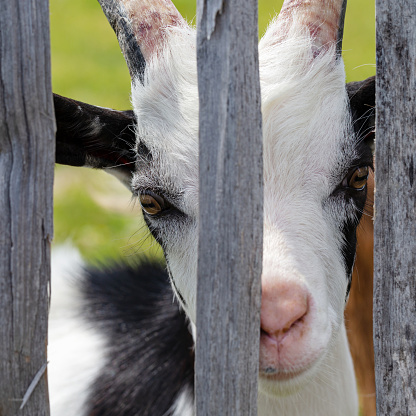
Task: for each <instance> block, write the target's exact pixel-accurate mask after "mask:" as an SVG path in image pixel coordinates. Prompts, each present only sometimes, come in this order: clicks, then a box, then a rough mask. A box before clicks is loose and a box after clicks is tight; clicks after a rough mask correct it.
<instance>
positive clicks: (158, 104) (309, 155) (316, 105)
mask: <svg viewBox="0 0 416 416" xmlns="http://www.w3.org/2000/svg"><path fill="white" fill-rule="evenodd" d="M188 35H189V34H187V36H188ZM178 36H179V37H180V36H182V35H181V34H179V35H178ZM191 38H192V36H191ZM187 41H188V42H189V36H188V37H187ZM179 45H180V39H179V40H178V39H176V41H175V42H174V43H173V46H172V45H171V47H170V49H169V50H168V51H166V52H165V53H164V55H163V56H162V57H161V59H162V58H163V61H161V60H156V61H154V62H151V63H150V65H149V67H148V69H147V79H146V81H145V83H144V85H142V84H138V85H134V86H133V93H132V98H133V106H134V109H135V113H136V117H137V122H138V131H137V137H138V143H140V144H144V145H145V146H146V148H147V149H149V151H150V152H151V154H152V156H153V157H152V162H151V169H150V170H151V171H152V172H153V176H154V177H155V178H156V177H157V176H159V177H169V178H170V180H171V182H175V183H178V184H179V185H178V186H179V187H181V186H183V187H186V186H185V183H188V184H189V183H192V181H194V182H195V181H196V182H197V179H196V178H197V173H198V111H199V98H198V88H197V73H196V55H195V47H194V45H190V46H189V47H188V48H183V47H179ZM259 55H260V82H261V92H262V114H263V141H264V154H265V179H266V181H267V178H268V177H270V178H273V176H275V175H278V176H279V177H282V175H283V176H287V177H288V176H292V179H293V173H294V171H296V175H297V176H298V177H304V176H305V175H311V174H312V175H311V177H312V178H313V177H314V176H319V175H326V176H328V174H329V172H332V171H333V170H334V167H335V166H337V165H342V164H343V161H342V160H341V159H345V158H346V157H347V156H348V153H349V154H350V156H351V157H353V146H352V145H348V139H347V137H348V134H349V132H348V131H346V130H347V127H346V126H347V125H348V121H349V120H348V109H347V98H346V91H345V75H344V70H343V66H342V62H338V63H337V62H334V59H333V55H332V56H331V54H327V55H323V56H322V57H320V58H319V59H314V60H311V57H310V56H309V50H308V49H307V48H305V46H304V45H303V44H302V43H301V42H299V41H296V42H292V43H291V42H288V43H287V44H282V45H280V46H279V47H275V48H274V49H273V50H268V49H267V48H262V46H261V44H260V48H259ZM346 139H347V141H346ZM139 147H140V146H139ZM348 147H349V148H350V150H351V151H350V152H348V151H347V152H345V150H348ZM341 149H342V152H341V151H340V150H341ZM346 155H347V156H346ZM344 164H345V163H344ZM285 172H286V173H287V174H286V175H285ZM140 177H142V178H143V180H144V175H143V174H140ZM302 180H303V181H304V178H303V179H302ZM180 182H184V184H180ZM193 188H195V186H194V187H193Z"/></svg>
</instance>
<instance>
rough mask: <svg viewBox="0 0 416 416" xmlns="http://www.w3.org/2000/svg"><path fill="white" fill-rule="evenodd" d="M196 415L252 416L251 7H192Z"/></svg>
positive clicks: (255, 329) (257, 191) (256, 193)
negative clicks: (196, 236)
mask: <svg viewBox="0 0 416 416" xmlns="http://www.w3.org/2000/svg"><path fill="white" fill-rule="evenodd" d="M197 21H198V22H197V25H198V41H197V44H198V82H199V103H200V110H199V117H200V120H199V123H200V131H199V140H200V143H199V164H200V171H199V174H200V178H199V184H200V193H199V194H200V195H199V252H198V253H199V254H198V295H197V309H198V310H197V347H196V408H197V414H198V416H207V415H211V416H212V415H222V416H226V415H238V416H245V415H256V414H257V378H258V351H259V338H260V275H261V267H262V247H263V243H262V238H263V236H262V234H263V161H262V134H261V109H260V83H259V73H258V51H257V45H258V36H257V2H256V1H255V0H248V1H247V0H230V1H226V2H225V1H219V0H218V1H211V2H210V1H207V0H202V1H200V2H198V8H197Z"/></svg>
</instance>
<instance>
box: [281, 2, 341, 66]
mask: <svg viewBox="0 0 416 416" xmlns="http://www.w3.org/2000/svg"><path fill="white" fill-rule="evenodd" d="M346 8H347V0H285V2H284V3H283V6H282V10H281V11H280V14H279V16H278V18H277V21H276V31H278V37H279V38H284V36H285V33H284V32H286V31H287V30H288V29H289V27H290V25H291V24H292V23H293V21H296V22H297V24H300V25H302V27H304V28H307V29H308V30H309V32H310V34H311V36H312V37H313V41H314V47H315V48H316V51H317V52H318V53H319V51H320V50H322V48H324V49H328V48H329V47H330V46H333V45H334V44H335V45H336V55H337V58H339V57H340V56H341V51H342V37H343V32H344V17H345V10H346ZM295 18H296V20H295Z"/></svg>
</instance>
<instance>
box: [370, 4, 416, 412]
mask: <svg viewBox="0 0 416 416" xmlns="http://www.w3.org/2000/svg"><path fill="white" fill-rule="evenodd" d="M376 20H377V35H376V42H377V99H376V105H377V142H376V198H375V213H376V215H375V224H374V225H375V229H374V243H375V246H374V259H375V270H374V296H375V299H374V350H375V365H376V395H377V413H378V414H379V415H416V173H415V162H416V3H415V2H414V1H413V0H398V1H393V2H392V1H388V0H377V2H376Z"/></svg>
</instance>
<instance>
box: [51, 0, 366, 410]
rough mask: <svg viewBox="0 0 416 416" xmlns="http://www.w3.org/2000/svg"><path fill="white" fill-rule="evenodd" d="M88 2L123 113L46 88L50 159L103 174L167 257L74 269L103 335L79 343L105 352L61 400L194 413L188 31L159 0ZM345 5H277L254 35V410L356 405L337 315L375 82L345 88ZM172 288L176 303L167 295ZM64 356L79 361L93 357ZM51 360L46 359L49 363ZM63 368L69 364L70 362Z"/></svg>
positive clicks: (194, 138)
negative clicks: (257, 323)
mask: <svg viewBox="0 0 416 416" xmlns="http://www.w3.org/2000/svg"><path fill="white" fill-rule="evenodd" d="M100 3H101V5H102V8H103V10H104V12H105V13H106V15H107V18H108V20H109V21H110V22H111V23H112V25H113V27H114V29H115V32H116V33H117V36H118V39H119V43H120V46H121V49H122V51H123V54H124V57H125V59H126V62H127V65H128V67H129V71H130V75H131V77H132V102H133V108H134V110H133V111H124V112H120V111H115V110H109V109H104V108H99V107H94V106H90V105H88V104H84V103H80V102H77V101H74V100H71V99H67V98H64V97H60V96H55V112H56V119H57V127H58V130H57V136H56V144H57V151H56V161H57V162H58V163H64V164H69V165H73V166H87V167H93V168H100V169H104V170H106V171H108V172H109V173H112V174H114V175H116V176H117V177H118V178H119V179H120V180H121V181H122V182H123V183H124V184H125V185H126V186H128V187H129V188H130V189H131V190H132V192H133V194H134V195H136V196H137V197H138V198H139V200H140V203H141V207H142V210H143V214H144V218H145V221H146V223H147V225H148V227H149V230H150V232H151V233H152V234H153V235H154V237H155V238H156V240H157V241H158V242H159V243H160V244H161V246H162V248H163V250H164V254H165V257H166V265H167V267H166V268H167V272H165V271H164V269H160V268H158V267H157V266H156V265H154V264H147V263H141V264H138V265H127V266H123V265H118V266H117V265H116V266H114V267H113V268H110V269H107V270H102V271H98V270H89V271H87V272H86V275H85V278H84V280H83V282H82V283H81V284H80V291H81V292H82V293H83V295H84V297H85V302H84V303H83V305H82V308H83V311H84V312H85V314H86V315H87V316H88V317H89V319H90V322H93V323H95V324H96V328H95V331H97V332H98V333H100V334H101V335H99V334H98V333H94V334H92V333H91V334H90V336H91V340H90V341H89V346H90V348H92V349H93V351H92V353H93V356H94V357H95V358H94V360H96V356H97V352H98V350H100V349H102V348H104V349H105V350H106V355H105V356H104V357H103V360H104V364H103V365H101V367H100V368H98V369H96V370H91V372H90V378H92V380H93V383H92V384H91V387H90V389H89V390H88V397H87V398H86V399H85V403H84V405H83V410H82V411H81V410H80V409H79V407H77V408H73V409H72V414H74V415H75V414H77V415H79V414H84V415H91V416H92V415H122V416H123V415H125V416H127V415H152V416H155V415H156V416H157V415H174V416H178V415H182V416H185V415H192V414H193V353H192V348H193V336H192V335H193V334H194V333H195V331H196V326H195V317H196V302H195V299H196V264H197V228H198V224H197V217H198V92H197V77H196V57H195V55H196V54H195V32H194V30H193V29H191V28H190V27H189V26H188V25H187V24H186V22H185V21H184V19H183V18H182V17H181V16H180V15H179V13H178V12H177V10H176V9H175V7H174V6H173V4H172V3H170V1H167V0H153V1H151V2H150V1H148V0H143V1H139V0H137V1H136V0H129V1H128V0H120V1H118V2H116V1H114V2H111V1H108V0H100ZM345 3H346V2H345V1H342V0H332V1H330V0H308V1H306V0H305V1H293V0H287V1H285V3H284V5H283V8H282V10H281V12H280V14H279V16H278V18H277V19H276V20H275V21H273V22H272V23H271V25H270V27H269V29H268V30H267V32H266V34H265V36H264V37H263V39H262V40H261V41H260V44H259V60H260V81H261V92H262V114H263V126H264V128H263V140H264V248H263V274H262V307H261V340H260V373H259V395H258V413H259V415H260V416H269V415H290V416H292V415H305V414H307V415H331V416H333V415H357V414H358V400H357V392H356V385H355V379H354V372H353V366H352V361H351V356H350V352H349V349H348V343H347V336H346V330H345V324H344V319H343V311H344V307H345V302H346V298H347V297H348V293H349V289H350V283H351V274H352V268H353V264H354V257H355V246H356V228H357V225H358V222H359V220H360V217H361V214H362V210H363V207H364V204H365V200H366V182H367V176H368V172H369V169H371V167H372V151H371V149H372V146H371V143H372V140H373V134H372V131H373V128H372V127H371V126H370V125H369V123H370V122H369V121H368V120H369V119H370V117H369V110H370V112H371V109H372V108H373V107H374V80H369V81H364V82H363V83H358V84H353V85H350V86H349V87H347V88H346V87H345V74H344V69H343V64H342V59H341V56H340V53H341V52H340V51H341V46H340V44H341V40H342V35H341V33H342V26H343V16H344V13H345ZM347 91H348V92H347ZM348 94H349V95H348ZM172 293H174V294H175V297H176V299H177V301H178V303H179V305H180V306H178V305H177V304H172V302H171V298H172ZM182 311H183V312H182ZM73 319H76V318H73ZM188 321H189V328H188ZM77 325H78V324H77ZM72 328H78V326H75V327H74V326H73V327H72ZM90 330H91V331H92V329H90ZM66 336H72V337H74V336H75V337H77V336H78V335H77V332H76V331H74V332H68V333H67V334H66ZM52 338H53V337H52ZM65 344H67V342H66V341H65ZM77 355H79V356H82V357H83V358H84V359H85V357H88V356H91V352H90V355H87V353H86V352H83V353H82V354H81V353H79V352H77ZM50 360H51V366H52V367H53V365H54V361H55V359H53V358H50ZM67 361H69V359H68V357H67ZM94 365H95V363H94ZM70 366H71V367H72V370H73V371H75V373H78V369H77V368H76V367H75V364H74V363H73V362H72V361H70ZM52 367H51V370H52ZM50 375H51V380H52V384H53V376H52V371H51V372H50ZM57 378H61V379H66V377H65V376H63V375H62V374H60V375H59V376H58V377H57ZM77 388H79V389H80V391H85V388H84V385H81V384H80V383H78V384H77V385H76V386H75V387H74V389H75V390H73V393H74V397H80V396H79V395H78V394H79V392H76V389H77ZM78 401H80V400H78ZM69 403H70V404H68V402H66V404H65V405H64V410H63V411H62V412H63V414H65V415H66V416H68V415H70V414H71V406H72V407H73V406H74V405H75V404H74V400H73V399H72V402H69ZM77 404H78V403H77ZM56 412H58V411H56Z"/></svg>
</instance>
